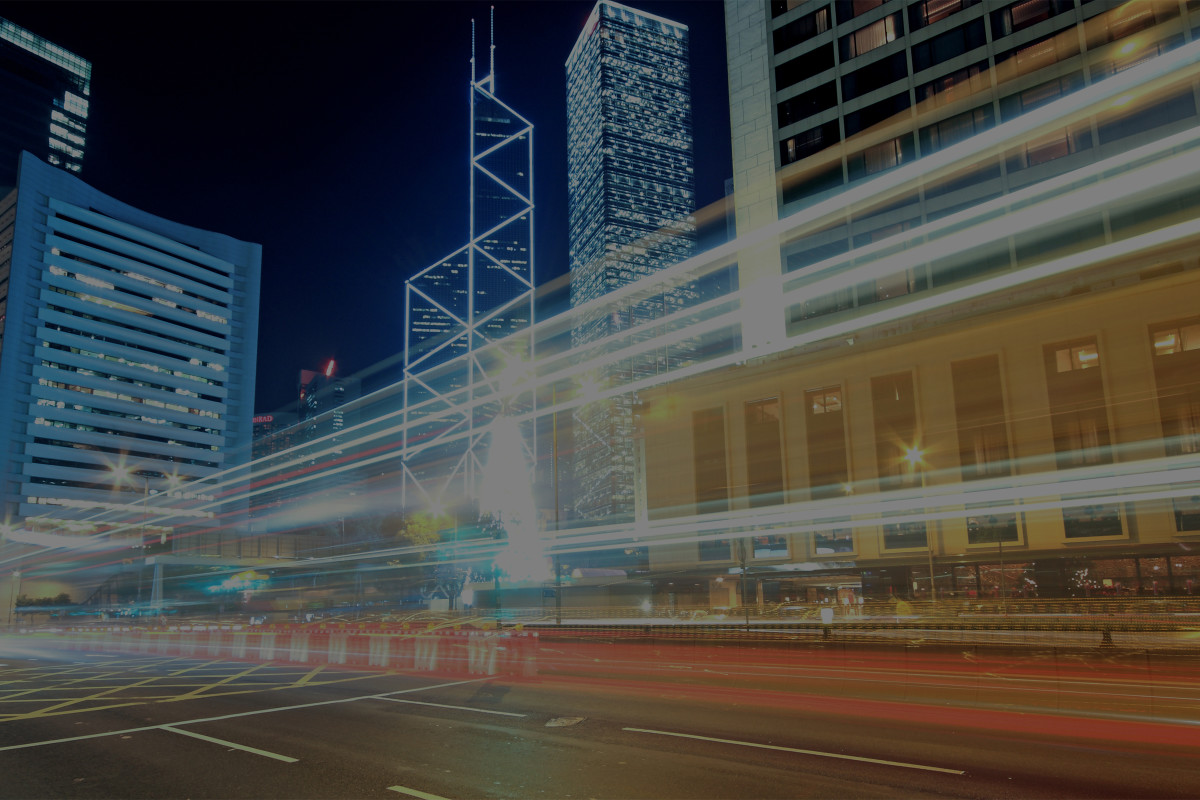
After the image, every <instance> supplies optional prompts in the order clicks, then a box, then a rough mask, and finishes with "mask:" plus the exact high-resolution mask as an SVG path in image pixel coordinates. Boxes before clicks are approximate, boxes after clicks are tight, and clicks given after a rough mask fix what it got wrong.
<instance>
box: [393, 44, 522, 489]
mask: <svg viewBox="0 0 1200 800" xmlns="http://www.w3.org/2000/svg"><path fill="white" fill-rule="evenodd" d="M471 30H472V34H471V93H470V97H471V105H470V126H471V130H470V141H471V152H470V186H469V191H470V213H469V219H468V234H469V236H468V240H467V243H466V244H464V245H463V246H462V247H460V248H458V249H457V250H455V251H454V252H453V253H451V254H450V255H448V256H446V257H445V258H442V259H440V260H439V261H438V262H437V263H435V264H433V265H431V266H429V267H427V268H426V269H424V270H422V271H421V272H419V273H417V274H416V275H414V276H413V277H412V278H410V279H409V280H408V281H406V283H405V343H404V350H405V409H406V419H407V422H408V425H407V430H408V434H407V435H406V441H405V453H406V459H405V490H406V491H408V489H410V488H412V487H414V486H415V487H419V492H420V493H422V494H424V495H427V496H431V495H432V494H441V493H442V492H443V491H444V490H445V488H446V486H447V485H448V483H449V482H450V481H461V482H462V487H461V488H462V490H463V492H462V494H463V495H464V496H465V495H469V494H470V493H471V491H472V482H473V480H474V476H475V475H476V474H477V473H478V471H479V469H480V468H481V466H482V462H481V460H480V458H479V456H478V455H477V453H476V452H475V448H476V446H477V445H478V444H479V439H480V438H481V437H482V436H483V435H484V434H485V431H484V428H485V426H486V425H487V423H488V421H489V414H490V413H492V412H493V410H492V409H489V408H483V409H471V408H470V407H469V406H466V405H465V404H464V403H462V400H463V398H465V397H467V396H469V395H471V394H472V393H473V390H474V387H485V386H487V385H489V384H494V383H495V382H496V381H497V380H498V378H499V372H500V371H502V370H503V369H505V368H506V366H508V365H510V364H512V363H513V362H516V361H524V360H527V359H528V358H529V357H530V355H531V349H532V348H531V344H530V340H529V337H528V335H523V334H525V333H527V332H528V330H529V328H530V326H531V324H532V322H533V287H534V271H533V208H534V204H533V124H532V123H530V122H529V120H527V119H525V117H523V116H522V115H521V114H520V113H518V112H517V111H515V110H514V109H513V108H512V107H511V106H509V105H508V104H506V103H505V102H504V101H503V100H501V99H500V98H499V97H498V96H497V93H496V73H495V49H496V48H495V43H494V36H492V37H490V38H491V41H490V44H489V48H488V61H487V74H486V75H485V76H484V77H482V78H480V77H478V71H479V66H478V65H477V63H476V57H475V33H474V30H475V29H474V23H473V22H472V29H471ZM493 30H494V26H493ZM426 420H428V421H427V422H426ZM440 439H447V440H448V443H447V444H446V446H445V447H438V448H428V445H429V444H430V443H432V442H437V441H438V440H440ZM417 442H419V443H420V445H419V447H418V446H417V445H416V444H415V443H417ZM414 448H417V449H420V450H421V452H417V449H414ZM422 448H424V449H422Z"/></svg>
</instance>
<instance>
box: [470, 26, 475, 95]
mask: <svg viewBox="0 0 1200 800" xmlns="http://www.w3.org/2000/svg"><path fill="white" fill-rule="evenodd" d="M471 83H475V20H474V19H472V20H471Z"/></svg>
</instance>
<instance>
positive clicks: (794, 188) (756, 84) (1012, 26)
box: [725, 0, 1196, 340]
mask: <svg viewBox="0 0 1200 800" xmlns="http://www.w3.org/2000/svg"><path fill="white" fill-rule="evenodd" d="M1191 5H1193V6H1194V4H1191ZM1195 17H1196V12H1195V11H1194V10H1186V9H1185V8H1184V7H1183V6H1181V5H1180V4H1178V3H1156V2H1130V3H1123V4H1120V5H1119V6H1114V4H1112V3H1103V2H1090V0H1078V1H1077V0H1021V1H1020V2H1009V3H1003V2H987V3H983V2H979V0H945V1H944V2H943V1H941V0H939V1H938V2H934V0H886V1H885V0H870V2H859V1H858V0H838V1H837V2H830V0H805V1H804V2H796V0H756V1H755V2H741V1H740V0H726V3H725V18H726V41H727V57H728V64H729V85H730V113H731V119H732V120H733V129H732V137H733V153H734V183H735V189H736V192H735V197H736V199H735V203H736V215H737V232H738V234H739V235H741V236H745V235H746V234H748V233H750V232H751V231H753V230H756V229H759V228H762V227H763V226H765V225H768V224H770V223H773V222H775V221H777V220H779V219H781V218H783V217H789V216H791V215H793V214H796V213H798V212H803V210H804V209H806V208H809V207H812V206H814V205H816V204H818V203H820V202H822V201H824V200H827V199H828V198H831V197H833V196H835V195H837V194H839V193H841V192H843V191H844V190H846V189H848V188H849V187H853V186H857V185H860V184H863V183H865V182H866V181H869V180H871V179H873V178H877V177H880V176H882V175H885V174H887V173H889V172H890V171H892V170H894V169H897V168H899V167H902V166H904V165H906V164H909V163H911V162H913V161H916V160H917V159H929V157H931V156H934V155H936V154H940V153H944V152H945V151H947V150H948V149H950V148H951V147H953V146H954V145H956V144H958V143H960V142H963V141H965V140H967V139H969V138H971V137H973V136H975V135H977V134H980V133H983V132H985V131H988V130H991V129H992V128H994V127H996V126H998V125H1001V124H1003V123H1006V122H1010V121H1012V120H1016V119H1017V118H1020V117H1026V115H1030V117H1035V116H1036V115H1037V114H1039V113H1042V112H1040V111H1038V109H1041V108H1042V107H1044V106H1046V105H1047V104H1050V103H1052V102H1054V101H1055V100H1058V99H1061V98H1064V97H1067V96H1069V95H1071V94H1072V93H1074V92H1076V91H1078V90H1079V89H1081V88H1084V87H1087V86H1091V85H1094V84H1096V83H1098V82H1100V81H1103V80H1106V79H1108V78H1110V77H1112V76H1115V75H1117V74H1119V73H1122V72H1124V71H1126V70H1128V69H1129V68H1131V67H1133V66H1136V65H1137V64H1140V63H1143V62H1145V61H1147V60H1149V59H1153V58H1155V57H1156V56H1158V55H1160V54H1162V53H1166V52H1168V51H1170V50H1172V49H1174V48H1177V47H1179V46H1181V45H1183V44H1184V43H1185V41H1190V40H1191V39H1192V38H1194V36H1193V34H1192V33H1191V31H1192V28H1193V26H1194V25H1195V24H1196V21H1195ZM1189 18H1190V20H1189ZM1195 114H1196V102H1195V99H1194V97H1193V96H1192V91H1191V89H1190V88H1187V87H1184V88H1176V89H1175V90H1173V91H1171V92H1159V93H1145V94H1144V95H1142V96H1140V97H1138V98H1136V100H1134V101H1133V102H1130V103H1128V105H1127V106H1125V107H1124V109H1123V110H1122V113H1121V114H1120V115H1119V116H1117V117H1114V118H1112V119H1111V120H1109V121H1107V122H1105V123H1104V124H1103V125H1095V124H1093V122H1091V121H1088V120H1082V121H1078V122H1074V123H1072V124H1066V125H1064V126H1062V127H1061V128H1059V129H1058V130H1056V131H1054V132H1053V133H1051V134H1048V135H1041V136H1037V137H1032V138H1030V139H1029V140H1028V141H1027V142H1025V143H1024V144H1023V145H1022V146H1021V147H1019V148H1016V149H1013V150H1011V151H1009V152H1004V153H996V154H993V155H992V156H991V157H989V158H985V159H980V160H979V161H978V163H976V164H975V165H974V166H973V167H972V168H971V169H970V170H969V171H966V172H962V173H961V174H958V175H956V176H955V179H954V180H953V181H949V180H944V176H941V175H933V174H931V175H930V184H931V186H930V188H929V189H921V188H914V189H913V190H912V191H911V192H909V193H906V194H905V195H903V196H900V197H893V198H889V200H888V203H887V204H886V207H883V206H881V207H879V208H877V209H872V210H870V211H869V212H868V211H863V212H860V213H858V214H856V215H855V216H854V218H853V219H849V218H848V219H846V220H843V221H842V222H841V223H839V224H837V225H832V226H829V227H827V228H824V229H822V230H820V231H815V232H811V233H809V234H807V235H805V236H804V237H802V238H799V239H796V240H794V241H789V242H783V243H782V246H781V247H779V248H769V247H760V248H759V249H757V250H756V251H755V252H753V253H750V252H742V253H740V254H739V270H740V272H741V278H742V280H741V285H742V286H749V285H752V284H754V283H755V282H756V280H757V279H758V278H759V277H761V278H763V279H764V281H763V282H764V285H771V282H772V281H777V280H778V278H779V276H780V274H781V273H782V274H792V273H796V272H797V270H801V269H804V268H806V267H809V266H811V265H813V264H816V263H818V262H820V261H821V260H822V259H825V258H828V257H830V256H832V255H836V254H838V253H844V252H846V251H848V250H850V249H853V248H855V247H857V246H860V245H861V244H864V243H868V242H871V241H876V240H880V239H883V238H886V237H887V236H892V235H895V234H897V233H900V232H902V231H905V230H909V229H912V228H915V227H917V226H920V225H921V224H923V223H927V222H929V221H932V220H936V219H940V218H944V217H946V216H947V215H949V214H952V213H954V212H955V211H958V210H960V209H962V208H964V207H965V206H967V205H969V204H973V203H979V202H982V201H985V200H988V199H990V198H994V197H997V196H1001V195H1004V194H1008V193H1011V192H1014V191H1017V190H1020V189H1022V188H1023V187H1027V186H1029V185H1031V184H1033V183H1037V182H1039V181H1042V180H1045V179H1047V178H1051V177H1054V176H1057V175H1062V174H1064V173H1066V172H1069V171H1070V170H1073V169H1076V168H1078V167H1080V166H1082V165H1085V164H1089V163H1094V162H1095V161H1097V160H1099V159H1101V158H1103V157H1105V156H1106V155H1109V154H1111V153H1113V152H1115V151H1120V150H1125V149H1129V148H1130V147H1133V146H1135V145H1136V144H1137V143H1139V142H1140V141H1141V138H1140V137H1142V136H1144V135H1147V134H1150V133H1153V134H1154V135H1156V136H1157V135H1165V134H1166V133H1169V132H1171V131H1173V130H1179V129H1181V128H1183V127H1186V126H1188V125H1191V124H1193V122H1194V117H1195ZM928 163H930V164H932V163H933V162H932V161H929V162H928ZM933 183H937V186H936V188H934V187H933V186H932V184H933ZM975 261H976V262H977V267H976V268H974V269H973V270H972V269H966V270H957V271H956V272H953V273H952V274H951V273H947V274H945V275H942V276H938V275H932V276H929V275H923V274H920V273H919V271H913V272H910V273H908V274H904V275H896V276H889V277H888V278H887V279H883V280H877V281H871V282H866V283H862V284H859V285H856V286H853V287H847V288H845V289H843V290H842V291H841V292H840V294H838V295H837V296H835V297H821V298H814V302H812V303H811V304H809V306H808V307H806V308H802V309H798V310H796V311H795V312H794V313H791V314H788V315H786V316H787V320H786V321H785V319H784V318H785V314H784V312H783V311H782V310H780V311H779V312H778V313H774V312H773V311H772V310H771V309H770V308H764V309H760V310H761V311H762V312H763V313H761V314H760V315H759V316H760V318H761V319H762V330H761V331H760V335H761V336H762V337H764V338H766V339H768V340H778V339H779V337H780V336H781V335H782V331H783V328H784V326H785V325H793V326H794V325H796V324H804V320H807V319H814V318H816V317H818V316H825V315H827V314H829V313H842V312H851V311H852V310H853V309H856V308H862V307H864V306H867V305H872V304H874V303H878V302H883V301H886V300H890V299H894V298H896V297H898V296H901V295H904V294H908V293H911V292H918V291H923V290H925V289H928V288H934V289H938V288H940V287H941V286H942V285H945V284H946V283H947V282H948V281H952V280H958V279H960V278H966V277H969V276H970V275H971V274H975V275H978V274H979V273H980V272H986V271H988V270H990V269H993V268H995V266H996V264H998V263H999V262H1004V263H1007V261H1008V253H1007V252H1003V253H1001V252H999V251H997V252H995V253H976V254H975ZM989 265H990V266H989ZM763 294H764V303H767V302H768V301H769V299H770V294H771V293H770V292H764V293H763Z"/></svg>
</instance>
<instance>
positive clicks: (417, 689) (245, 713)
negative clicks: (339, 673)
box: [0, 677, 491, 753]
mask: <svg viewBox="0 0 1200 800" xmlns="http://www.w3.org/2000/svg"><path fill="white" fill-rule="evenodd" d="M487 680H491V678H490V677H489V678H470V679H468V680H465V681H451V682H449V683H437V684H434V685H433V686H417V687H414V688H412V689H400V690H399V691H395V692H383V693H381V694H364V695H359V696H358V697H347V698H344V699H342V700H321V701H319V702H316V703H298V704H296V705H294V706H278V707H276V708H260V709H258V710H256V711H242V712H239V713H237V714H223V715H222V716H219V717H199V718H197V719H186V720H182V721H180V722H172V723H171V724H172V725H197V724H199V723H201V722H218V721H220V720H225V719H237V718H238V717H252V716H255V715H256V714H274V713H275V712H276V711H294V710H296V709H298V708H313V707H315V706H329V705H334V704H336V703H355V702H358V701H359V700H379V699H382V698H387V697H389V696H391V695H395V694H411V693H413V692H427V691H429V690H431V689H445V688H446V687H448V686H461V685H462V684H464V683H479V682H480V681H487ZM160 728H162V726H161V725H143V726H141V727H140V728H125V729H123V730H119V731H106V732H104V733H88V734H84V735H82V736H68V737H66V738H64V739H47V740H46V741H42V742H26V743H25V744H10V745H5V746H4V747H0V753H2V752H4V751H5V750H24V749H25V748H27V747H41V746H42V745H45V744H63V743H65V742H79V741H83V740H84V739H101V738H103V737H105V736H120V735H121V734H124V733H137V732H139V731H154V730H159V729H160Z"/></svg>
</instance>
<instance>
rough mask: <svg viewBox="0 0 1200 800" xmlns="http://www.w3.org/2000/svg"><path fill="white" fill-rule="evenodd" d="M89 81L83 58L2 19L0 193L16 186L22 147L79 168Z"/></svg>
mask: <svg viewBox="0 0 1200 800" xmlns="http://www.w3.org/2000/svg"><path fill="white" fill-rule="evenodd" d="M91 83H92V65H91V63H90V62H88V61H87V60H86V59H82V58H80V57H79V56H77V55H75V54H74V53H70V52H68V51H67V50H64V49H63V48H61V47H59V46H58V45H56V44H54V43H52V42H48V41H46V40H45V39H43V38H42V37H40V36H37V35H36V34H34V33H31V32H30V31H27V30H25V29H24V28H22V27H21V26H19V25H15V24H13V23H12V22H9V21H8V20H6V19H0V109H3V115H2V116H0V194H4V193H7V191H8V190H9V189H11V188H12V187H13V186H15V185H16V183H17V159H18V156H19V155H20V153H21V151H22V150H28V151H29V152H31V153H33V154H34V155H36V156H37V157H38V158H40V159H42V160H44V161H46V162H48V163H50V164H53V165H55V166H57V167H61V168H62V169H65V170H67V171H69V172H74V173H79V172H80V171H81V170H82V169H83V153H84V149H85V144H86V136H87V118H88V98H89V95H90V94H91Z"/></svg>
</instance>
